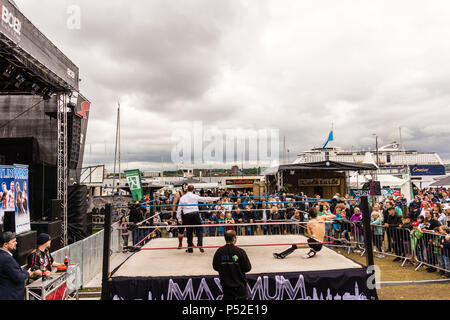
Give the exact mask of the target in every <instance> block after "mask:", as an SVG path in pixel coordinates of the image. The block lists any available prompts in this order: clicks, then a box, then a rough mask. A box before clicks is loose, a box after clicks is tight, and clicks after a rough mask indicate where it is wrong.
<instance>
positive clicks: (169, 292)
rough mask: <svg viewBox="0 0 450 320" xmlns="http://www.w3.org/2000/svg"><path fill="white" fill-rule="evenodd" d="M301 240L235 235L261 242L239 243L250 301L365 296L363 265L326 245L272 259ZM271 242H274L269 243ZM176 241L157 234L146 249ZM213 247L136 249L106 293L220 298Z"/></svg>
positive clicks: (209, 242) (208, 240) (215, 240)
mask: <svg viewBox="0 0 450 320" xmlns="http://www.w3.org/2000/svg"><path fill="white" fill-rule="evenodd" d="M195 241H196V238H194V244H195V243H196V242H195ZM304 242H306V238H305V237H303V236H297V235H271V236H239V237H238V242H237V245H238V246H239V245H264V246H252V247H243V249H244V250H245V251H246V252H247V255H248V257H249V259H250V262H251V264H252V270H251V271H250V272H249V273H248V274H247V279H248V289H249V293H250V296H251V297H252V299H253V300H322V299H324V300H325V299H326V300H332V299H337V300H341V299H345V300H350V299H357V300H360V299H361V300H365V299H368V297H369V290H368V289H367V285H366V282H367V277H368V276H367V273H366V269H365V267H363V266H361V265H359V264H357V263H355V262H353V261H352V260H349V259H347V258H345V257H344V256H342V255H340V254H338V253H336V252H334V251H333V250H331V249H328V248H326V247H324V248H323V249H322V250H321V251H320V252H319V253H318V254H317V255H316V256H315V257H314V258H312V259H306V254H307V253H308V251H309V249H298V250H296V251H295V252H294V253H293V254H291V255H290V256H288V257H287V258H286V259H284V260H278V259H274V258H273V255H272V254H273V253H274V252H281V251H283V250H284V249H286V248H287V247H288V245H287V244H291V243H304ZM185 243H186V239H184V244H185ZM271 244H276V246H268V245H271ZM278 244H282V245H278ZM177 245H178V239H177V238H164V239H162V238H160V239H153V240H151V241H150V242H149V243H148V244H147V245H146V246H145V247H144V248H146V249H152V248H173V247H176V246H177ZM203 245H204V246H205V247H208V246H222V245H224V239H223V237H205V238H204V240H203ZM216 250H217V249H216V248H212V249H205V252H204V253H201V252H200V251H199V249H194V253H192V254H188V253H186V252H185V250H178V249H164V250H142V251H140V252H137V253H135V254H134V255H133V256H131V257H130V258H129V259H128V260H127V261H126V262H125V263H124V264H123V265H122V266H121V267H119V269H118V270H116V272H115V273H114V274H113V275H112V279H111V283H110V286H109V288H110V292H109V295H110V297H111V299H115V300H122V299H124V300H133V299H139V300H221V299H222V290H221V287H220V281H219V278H218V273H217V272H216V271H214V269H213V268H212V260H213V256H214V253H215V252H216Z"/></svg>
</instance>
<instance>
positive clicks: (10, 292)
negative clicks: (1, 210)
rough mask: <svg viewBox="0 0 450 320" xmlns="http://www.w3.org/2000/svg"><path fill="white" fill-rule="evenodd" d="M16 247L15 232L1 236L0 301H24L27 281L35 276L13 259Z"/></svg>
mask: <svg viewBox="0 0 450 320" xmlns="http://www.w3.org/2000/svg"><path fill="white" fill-rule="evenodd" d="M16 247H17V240H16V235H15V234H14V233H13V232H4V233H3V234H1V235H0V300H24V299H25V281H26V280H27V279H28V278H29V277H30V276H32V274H33V272H32V271H31V270H30V269H28V270H27V271H23V270H22V269H21V268H20V266H19V264H18V263H17V261H16V260H15V259H14V258H13V255H12V252H13V251H15V250H16Z"/></svg>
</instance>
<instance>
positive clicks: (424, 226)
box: [123, 188, 450, 277]
mask: <svg viewBox="0 0 450 320" xmlns="http://www.w3.org/2000/svg"><path fill="white" fill-rule="evenodd" d="M449 191H450V190H446V189H442V188H440V189H437V188H426V189H418V188H415V189H414V199H413V200H412V201H411V202H409V203H408V201H407V199H406V198H405V196H404V195H403V194H402V195H397V196H394V195H388V196H386V197H373V198H370V203H369V211H370V214H371V230H372V238H373V246H374V249H375V250H376V252H377V253H378V255H377V257H378V258H384V257H385V256H386V255H392V256H395V258H394V261H405V263H410V264H424V265H426V266H427V271H428V272H435V271H437V270H439V272H440V273H441V274H442V275H445V276H447V277H449V270H450V266H449V251H450V250H449V244H450V236H449V218H450V217H449V216H450V196H449ZM199 194H200V195H202V196H209V197H216V196H218V197H221V200H220V201H218V202H215V203H206V204H204V205H203V206H201V207H200V216H201V221H202V224H204V225H205V227H204V228H203V234H204V236H223V235H224V233H225V232H226V231H227V230H234V231H235V232H236V233H237V235H255V234H264V235H272V234H273V235H281V234H302V233H304V230H305V227H304V226H305V224H304V223H302V222H307V221H308V220H309V217H308V212H309V210H315V211H316V213H317V215H318V216H321V215H323V214H326V213H329V214H330V213H331V214H334V215H335V216H336V218H335V220H334V221H333V222H332V223H329V224H327V225H326V235H327V237H329V238H330V239H333V238H345V239H347V240H348V241H349V242H350V243H352V244H355V245H354V250H355V251H356V252H361V250H363V245H364V233H363V225H362V211H363V210H362V208H361V204H360V201H359V199H354V198H352V197H350V196H349V195H348V194H347V195H344V196H341V195H340V194H336V195H335V196H334V197H333V198H332V199H331V200H328V201H326V200H322V199H320V196H318V195H316V196H315V197H313V198H310V197H307V196H306V195H305V194H303V193H302V194H300V195H292V194H286V193H280V194H277V195H272V196H268V197H254V194H253V192H245V191H240V190H232V189H224V190H220V189H217V190H207V191H204V190H200V191H199ZM154 199H155V200H154V201H153V202H151V203H150V202H149V201H150V197H149V196H146V197H145V198H144V199H143V201H142V202H143V203H150V204H152V205H156V206H150V207H146V206H142V207H136V208H134V209H133V210H131V214H130V217H129V222H132V223H134V224H139V223H140V224H141V225H144V226H155V225H159V226H163V227H165V228H160V229H159V230H157V231H155V232H152V231H153V229H150V228H147V229H145V228H144V229H137V230H135V231H133V232H132V239H133V245H136V243H138V242H139V241H141V240H142V239H143V238H146V239H145V240H144V241H142V243H146V242H147V241H149V240H150V239H151V238H154V237H161V236H162V233H161V230H166V231H167V232H168V234H169V236H175V235H176V230H177V228H176V217H174V216H173V215H172V200H171V199H170V198H167V197H154ZM277 222H279V224H277ZM282 222H299V224H283V223H282ZM241 223H244V224H252V223H258V224H255V225H246V226H240V225H237V226H233V225H234V224H241ZM259 223H266V224H259ZM207 225H214V226H213V227H207ZM222 225H223V226H222ZM123 230H124V231H123V232H124V233H126V236H127V237H128V233H127V231H126V228H125V227H123ZM150 233H152V234H151V237H150V236H149V234H150ZM330 247H333V246H332V245H331V246H330Z"/></svg>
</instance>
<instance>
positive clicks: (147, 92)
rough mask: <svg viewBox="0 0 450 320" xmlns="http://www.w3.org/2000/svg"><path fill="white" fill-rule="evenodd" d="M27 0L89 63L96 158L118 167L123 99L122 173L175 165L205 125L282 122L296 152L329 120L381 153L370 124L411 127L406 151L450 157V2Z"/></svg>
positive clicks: (391, 135)
mask: <svg viewBox="0 0 450 320" xmlns="http://www.w3.org/2000/svg"><path fill="white" fill-rule="evenodd" d="M16 3H17V4H18V6H19V8H20V9H21V11H22V12H23V13H24V14H25V15H26V16H27V17H28V18H29V19H30V20H31V21H32V22H33V23H34V24H35V25H36V26H37V27H38V28H39V29H40V30H41V31H42V32H43V33H44V34H46V35H47V36H48V38H50V39H51V40H52V41H53V42H54V43H55V44H56V46H57V47H58V48H60V49H61V50H62V51H63V52H64V53H65V54H66V55H67V56H68V57H69V58H70V59H71V60H72V61H73V62H74V63H75V64H77V65H78V66H79V68H80V77H81V79H82V82H81V92H82V93H83V94H84V95H85V96H86V97H87V98H88V99H89V100H90V101H91V102H92V107H91V114H90V122H89V128H88V136H87V144H86V149H85V161H84V162H85V164H86V165H91V164H103V163H104V164H106V165H107V166H108V167H110V165H111V163H112V161H113V158H114V138H115V125H116V124H115V118H116V110H117V103H118V101H120V103H121V136H122V139H121V150H122V163H123V164H122V169H127V168H128V169H132V168H135V167H139V168H141V169H145V170H149V169H152V168H153V169H159V168H160V161H161V159H163V162H165V165H164V166H165V168H166V169H167V168H169V167H173V163H172V160H171V159H172V158H171V154H172V153H173V150H174V148H175V147H176V145H177V142H176V140H174V134H175V133H176V132H179V131H180V130H191V129H192V128H193V126H194V123H195V122H196V121H197V123H198V121H200V123H201V124H202V125H203V128H204V129H205V130H208V129H215V130H216V131H217V132H221V133H224V132H226V130H231V131H234V132H238V131H237V130H238V129H251V130H270V129H275V130H279V138H280V140H282V139H283V137H284V136H285V137H286V146H287V149H289V150H290V152H289V154H290V158H291V160H293V158H294V155H295V154H297V153H298V152H301V151H304V150H307V149H310V148H311V147H319V146H322V145H323V143H324V142H325V140H326V138H327V136H328V133H329V131H330V129H331V124H332V123H333V124H334V137H335V142H334V143H335V145H337V146H341V147H343V148H349V149H350V148H353V149H357V148H365V149H366V150H367V149H368V148H372V149H373V148H374V145H375V139H374V137H373V136H372V134H373V133H376V134H377V135H378V136H379V143H380V145H383V144H388V143H390V142H392V141H394V140H398V139H399V127H401V128H402V137H403V142H404V145H405V147H406V148H407V149H415V150H419V151H436V152H438V153H439V154H440V155H441V157H442V158H443V159H450V147H449V146H450V134H449V133H450V125H449V119H450V108H449V106H450V68H448V67H447V66H448V59H449V57H450V41H448V39H449V38H450V19H448V17H449V16H450V2H448V1H447V0H442V1H414V0H406V1H382V0H378V1H372V0H354V1H345V0H341V1H334V0H330V1H325V0H317V1H302V0H283V1H279V0H226V1H224V0H133V1H125V0H102V1H88V0H70V1H67V0H39V1H36V0H16ZM72 5H75V6H77V7H78V8H79V10H80V11H79V12H80V22H81V24H80V28H79V29H70V28H68V27H67V22H68V21H72V22H73V18H74V13H75V14H76V11H72V7H71V6H72ZM75 17H76V16H75ZM186 132H189V131H186ZM280 146H282V144H280ZM280 154H281V152H280Z"/></svg>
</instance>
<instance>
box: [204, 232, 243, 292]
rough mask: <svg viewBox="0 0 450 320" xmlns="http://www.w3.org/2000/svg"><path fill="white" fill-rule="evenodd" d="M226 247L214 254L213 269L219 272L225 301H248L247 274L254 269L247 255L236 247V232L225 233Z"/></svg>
mask: <svg viewBox="0 0 450 320" xmlns="http://www.w3.org/2000/svg"><path fill="white" fill-rule="evenodd" d="M225 241H226V245H225V246H223V247H221V248H219V249H218V250H217V251H216V253H215V254H214V259H213V268H214V270H216V271H218V272H219V278H220V284H221V286H222V291H223V300H248V299H249V296H248V290H247V279H246V278H245V274H246V273H247V272H249V271H250V270H251V269H252V265H251V263H250V260H249V259H248V256H247V253H246V252H245V251H244V250H243V249H241V248H238V247H236V246H235V244H236V232H235V231H234V230H228V231H227V232H225Z"/></svg>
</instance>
